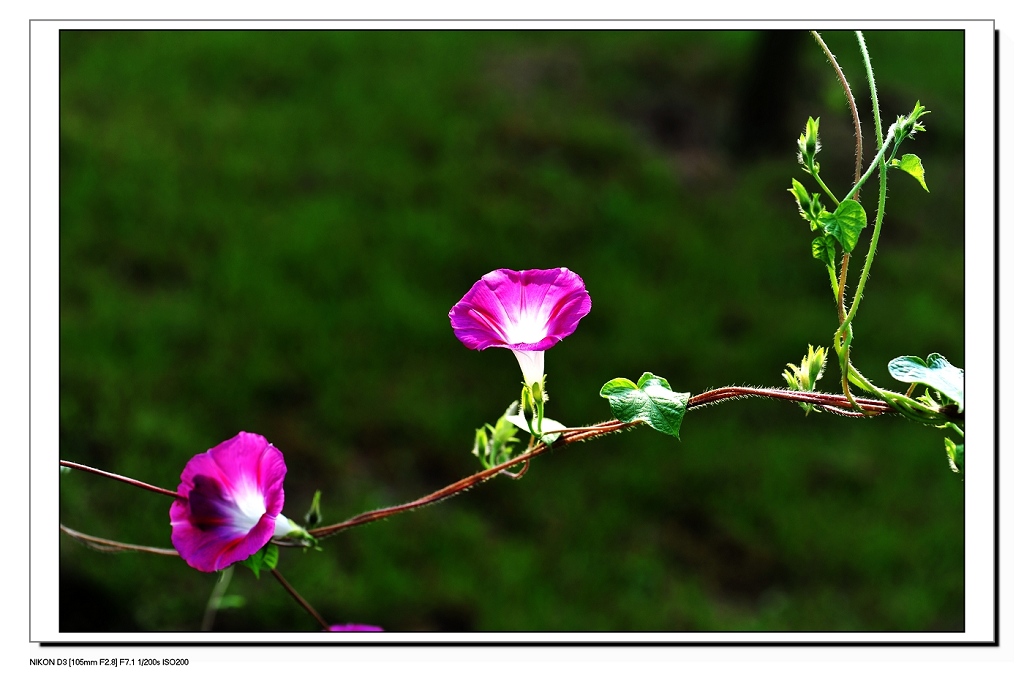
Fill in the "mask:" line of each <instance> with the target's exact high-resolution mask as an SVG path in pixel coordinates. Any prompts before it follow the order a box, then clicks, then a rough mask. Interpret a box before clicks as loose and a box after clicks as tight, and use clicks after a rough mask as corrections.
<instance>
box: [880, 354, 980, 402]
mask: <svg viewBox="0 0 1024 682" xmlns="http://www.w3.org/2000/svg"><path fill="white" fill-rule="evenodd" d="M889 374H891V375H892V378H893V379H896V380H897V381H903V382H905V383H908V384H924V385H925V386H930V387H931V388H934V389H935V390H936V391H938V392H939V393H941V394H942V395H944V396H946V397H947V398H949V399H950V400H952V401H953V402H954V403H956V404H957V407H959V408H960V411H961V412H963V409H964V371H963V370H962V369H960V368H959V367H954V366H953V365H951V364H949V361H948V360H946V358H944V357H942V356H941V355H939V354H938V353H932V354H931V355H929V356H928V358H927V359H926V360H922V359H921V358H919V357H917V356H914V355H902V356H900V357H898V358H893V359H892V360H890V361H889Z"/></svg>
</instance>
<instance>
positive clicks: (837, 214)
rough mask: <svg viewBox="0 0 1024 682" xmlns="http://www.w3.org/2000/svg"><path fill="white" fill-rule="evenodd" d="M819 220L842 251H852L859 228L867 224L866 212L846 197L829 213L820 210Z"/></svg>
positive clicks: (855, 244)
mask: <svg viewBox="0 0 1024 682" xmlns="http://www.w3.org/2000/svg"><path fill="white" fill-rule="evenodd" d="M820 220H821V226H822V229H823V230H824V231H825V234H830V235H832V236H833V237H835V238H836V241H838V242H839V244H840V245H841V246H842V247H843V251H845V252H846V253H852V252H853V249H854V248H856V246H857V238H858V237H860V232H861V230H863V229H864V228H865V227H866V226H867V224H868V214H867V213H865V212H864V207H863V206H861V205H860V204H858V203H857V202H856V201H854V200H853V199H847V200H846V201H844V202H843V203H841V204H839V206H837V207H836V210H834V211H832V212H831V213H829V212H828V211H822V212H821V216H820Z"/></svg>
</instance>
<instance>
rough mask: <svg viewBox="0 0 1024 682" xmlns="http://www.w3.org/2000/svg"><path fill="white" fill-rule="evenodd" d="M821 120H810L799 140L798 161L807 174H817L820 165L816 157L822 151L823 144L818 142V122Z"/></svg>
mask: <svg viewBox="0 0 1024 682" xmlns="http://www.w3.org/2000/svg"><path fill="white" fill-rule="evenodd" d="M819 121H821V119H820V118H808V119H807V126H806V127H805V128H804V132H803V134H802V135H800V137H799V138H798V139H797V148H798V149H799V151H798V153H797V161H798V162H799V163H800V165H802V166H803V167H804V168H805V169H807V172H808V173H810V172H817V171H818V164H817V163H816V162H815V160H814V157H815V156H816V155H817V154H818V152H820V151H821V143H820V142H818V122H819Z"/></svg>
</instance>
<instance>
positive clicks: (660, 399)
mask: <svg viewBox="0 0 1024 682" xmlns="http://www.w3.org/2000/svg"><path fill="white" fill-rule="evenodd" d="M601 397H602V398H607V399H608V402H609V403H610V405H611V409H612V416H614V417H615V418H616V419H618V420H619V421H623V422H626V423H631V422H636V421H642V422H646V423H647V424H648V425H650V426H651V427H652V428H653V429H654V430H655V431H660V432H661V433H667V434H668V435H670V436H675V437H676V438H679V425H680V424H681V423H682V421H683V415H684V414H686V403H687V401H688V400H689V399H690V394H689V393H676V392H675V391H673V390H672V387H671V386H669V384H668V381H666V380H665V379H662V378H661V377H659V376H655V375H653V374H651V373H650V372H644V375H643V376H642V377H640V381H639V382H638V383H636V384H634V383H633V382H632V381H630V380H629V379H622V378H619V379H612V380H611V381H609V382H608V383H606V384H605V385H604V386H602V387H601Z"/></svg>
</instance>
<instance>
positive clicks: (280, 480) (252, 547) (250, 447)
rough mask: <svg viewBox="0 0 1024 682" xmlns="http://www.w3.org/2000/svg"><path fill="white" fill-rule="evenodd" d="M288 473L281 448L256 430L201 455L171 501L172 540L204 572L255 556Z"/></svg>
mask: <svg viewBox="0 0 1024 682" xmlns="http://www.w3.org/2000/svg"><path fill="white" fill-rule="evenodd" d="M286 473H287V468H286V467H285V464H284V456H283V455H282V454H281V451H280V450H278V449H277V448H275V447H274V446H273V445H271V444H270V443H268V442H267V439H266V438H264V437H263V436H260V435H257V434H253V433H245V432H242V433H239V434H238V435H237V436H235V437H234V438H231V439H230V440H227V441H224V442H223V443H221V444H220V445H217V446H215V447H213V448H210V450H208V451H206V452H204V453H202V454H199V455H196V456H195V457H193V458H192V459H191V460H189V462H188V464H187V465H186V466H185V470H184V471H183V472H182V474H181V484H180V485H179V486H178V491H177V492H178V495H180V496H181V497H180V498H179V499H177V500H175V501H174V503H173V504H172V505H171V511H170V516H171V543H172V544H173V545H174V547H175V549H177V550H178V553H179V554H180V555H181V556H182V558H183V559H185V561H186V562H187V563H188V564H189V566H192V567H193V568H196V569H198V570H200V571H218V570H220V569H222V568H225V567H227V566H230V565H231V564H233V563H235V562H236V561H241V560H243V559H246V558H248V557H250V556H252V555H253V554H255V553H256V552H257V551H258V550H259V549H260V548H261V547H263V546H264V545H265V544H267V542H269V541H270V539H271V537H273V535H274V532H275V527H276V525H277V517H278V516H279V514H280V513H281V509H282V508H283V506H284V477H285V474H286Z"/></svg>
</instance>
